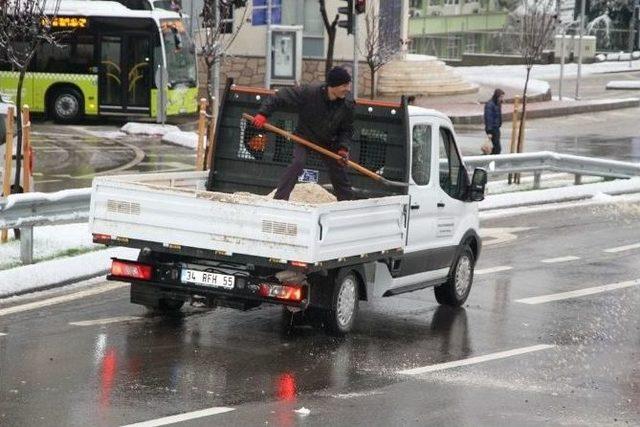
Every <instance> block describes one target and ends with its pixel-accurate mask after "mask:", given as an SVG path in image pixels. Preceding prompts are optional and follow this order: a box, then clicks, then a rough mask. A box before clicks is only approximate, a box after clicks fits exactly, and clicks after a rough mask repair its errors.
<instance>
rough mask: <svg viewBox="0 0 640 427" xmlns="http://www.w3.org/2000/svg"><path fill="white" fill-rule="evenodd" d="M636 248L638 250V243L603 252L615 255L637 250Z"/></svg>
mask: <svg viewBox="0 0 640 427" xmlns="http://www.w3.org/2000/svg"><path fill="white" fill-rule="evenodd" d="M638 248H640V243H634V244H633V245H626V246H618V247H617V248H609V249H604V251H605V252H608V253H610V254H615V253H618V252H624V251H630V250H631V249H638Z"/></svg>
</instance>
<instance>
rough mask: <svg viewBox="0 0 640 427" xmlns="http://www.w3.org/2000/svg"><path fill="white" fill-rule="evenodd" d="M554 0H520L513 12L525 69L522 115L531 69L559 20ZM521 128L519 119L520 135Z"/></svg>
mask: <svg viewBox="0 0 640 427" xmlns="http://www.w3.org/2000/svg"><path fill="white" fill-rule="evenodd" d="M555 2H556V0H521V3H520V7H518V9H516V11H515V12H514V14H515V16H514V18H515V21H516V23H517V24H519V29H520V46H519V50H520V54H521V55H522V59H523V61H524V65H525V67H526V69H527V77H526V79H525V82H524V89H523V91H522V116H523V117H524V115H525V113H526V111H527V89H528V86H529V77H530V76H531V69H532V68H533V65H534V64H535V63H536V62H537V61H539V60H540V59H541V58H542V53H543V51H544V49H545V47H547V46H548V45H549V42H550V41H551V38H552V37H553V34H554V32H555V28H556V25H557V24H558V22H559V18H558V15H557V13H556V3H555ZM523 128H524V121H521V122H520V130H519V135H520V136H521V135H522V131H523ZM520 144H521V142H520ZM520 144H519V145H520Z"/></svg>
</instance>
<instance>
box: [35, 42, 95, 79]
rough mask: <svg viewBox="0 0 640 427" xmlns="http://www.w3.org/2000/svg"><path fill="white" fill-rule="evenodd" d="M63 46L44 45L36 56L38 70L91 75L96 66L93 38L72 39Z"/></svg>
mask: <svg viewBox="0 0 640 427" xmlns="http://www.w3.org/2000/svg"><path fill="white" fill-rule="evenodd" d="M63 43H64V44H63V45H62V46H55V45H51V44H48V43H47V44H43V45H41V46H40V48H39V49H38V51H37V52H36V56H35V63H36V64H35V66H36V69H37V70H46V72H48V73H71V74H90V72H91V67H93V66H94V59H93V46H94V42H93V37H90V36H79V37H73V36H72V37H71V38H69V39H68V40H65V41H63Z"/></svg>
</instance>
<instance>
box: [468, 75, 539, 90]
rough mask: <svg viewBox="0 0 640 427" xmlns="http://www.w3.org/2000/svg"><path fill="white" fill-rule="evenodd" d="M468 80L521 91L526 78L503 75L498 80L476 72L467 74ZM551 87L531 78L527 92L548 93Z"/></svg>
mask: <svg viewBox="0 0 640 427" xmlns="http://www.w3.org/2000/svg"><path fill="white" fill-rule="evenodd" d="M465 78H466V80H467V81H470V82H472V83H477V84H481V85H484V86H500V88H502V89H505V88H511V89H514V90H517V91H519V92H521V91H522V90H523V89H524V83H525V78H524V77H523V76H521V77H505V76H501V77H500V80H499V81H496V78H495V77H493V76H491V75H486V74H474V75H470V76H465ZM549 89H550V86H549V83H547V82H545V81H543V80H538V79H529V84H528V85H527V93H529V94H539V93H547V92H548V91H549Z"/></svg>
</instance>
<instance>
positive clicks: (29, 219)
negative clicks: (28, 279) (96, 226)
mask: <svg viewBox="0 0 640 427" xmlns="http://www.w3.org/2000/svg"><path fill="white" fill-rule="evenodd" d="M90 200H91V188H80V189H77V190H63V191H58V192H55V193H25V194H13V195H11V196H9V197H7V198H0V230H2V229H11V228H19V229H20V260H21V261H22V263H23V264H31V263H32V262H33V227H36V226H42V225H58V224H68V223H73V222H85V221H87V220H88V219H89V202H90Z"/></svg>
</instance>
